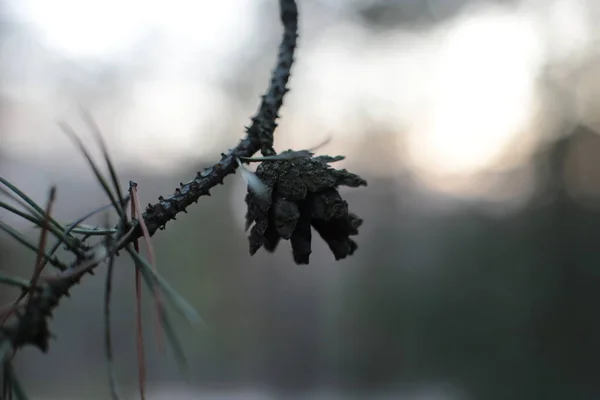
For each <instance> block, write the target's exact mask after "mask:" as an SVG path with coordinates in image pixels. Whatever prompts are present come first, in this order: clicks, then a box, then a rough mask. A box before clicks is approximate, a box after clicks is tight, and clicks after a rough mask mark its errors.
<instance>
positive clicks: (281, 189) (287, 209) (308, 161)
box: [246, 150, 367, 264]
mask: <svg viewBox="0 0 600 400" xmlns="http://www.w3.org/2000/svg"><path fill="white" fill-rule="evenodd" d="M293 154H294V152H292V151H291V150H288V151H286V152H283V153H281V154H280V155H279V156H278V159H276V160H269V161H263V162H262V163H261V164H260V165H259V166H258V168H257V170H256V176H257V177H258V178H260V180H261V181H262V182H263V183H264V184H265V185H266V191H264V192H262V193H260V194H257V193H255V192H254V191H252V190H251V189H249V190H248V193H247V195H246V204H247V205H248V212H247V214H246V229H248V228H249V227H250V226H251V225H252V224H253V223H254V226H252V229H251V231H250V237H249V238H248V239H249V242H250V254H251V255H254V253H256V251H257V250H258V249H259V248H260V247H261V246H262V247H264V248H265V249H266V250H267V251H270V252H272V251H274V250H275V248H276V247H277V244H278V243H279V241H280V240H281V239H282V238H283V239H286V240H290V241H291V243H292V252H293V255H294V261H295V262H296V263H297V264H308V262H309V256H310V253H311V226H312V227H313V228H315V230H316V231H317V233H319V235H320V236H321V237H322V238H323V240H325V242H327V244H328V245H329V248H330V249H331V251H332V252H333V255H334V256H335V259H336V260H340V259H342V258H346V257H347V256H348V255H352V253H354V251H355V250H356V248H357V245H356V243H355V242H354V241H353V240H352V239H350V238H349V236H352V235H357V234H358V227H359V226H360V225H361V224H362V220H361V219H360V218H358V217H357V216H356V215H354V214H352V213H349V212H348V203H346V202H345V201H344V200H343V199H342V198H341V196H340V194H339V193H338V191H337V187H338V186H340V185H344V186H350V187H358V186H366V185H367V182H366V181H365V180H364V179H361V178H360V177H359V176H358V175H354V174H352V173H350V172H347V171H346V170H345V169H342V170H336V169H333V168H331V167H330V166H329V165H328V164H327V163H329V162H333V161H338V160H340V159H342V157H329V156H319V157H312V156H310V155H309V156H304V157H293ZM288 155H289V156H290V157H289V158H286V156H288Z"/></svg>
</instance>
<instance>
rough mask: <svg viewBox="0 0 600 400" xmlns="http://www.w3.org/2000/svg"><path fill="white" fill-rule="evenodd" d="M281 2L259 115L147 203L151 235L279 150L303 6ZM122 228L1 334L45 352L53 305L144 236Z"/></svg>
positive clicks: (40, 290) (46, 288) (45, 286)
mask: <svg viewBox="0 0 600 400" xmlns="http://www.w3.org/2000/svg"><path fill="white" fill-rule="evenodd" d="M279 7H280V18H281V22H282V24H283V28H284V31H283V38H282V41H281V44H280V46H279V53H278V57H277V63H276V66H275V69H274V70H273V72H272V75H271V80H270V84H269V87H268V89H267V92H266V93H265V95H263V96H262V100H261V103H260V106H259V108H258V111H257V113H256V115H255V116H254V117H252V124H251V125H250V126H249V127H247V128H246V136H245V137H244V139H242V140H241V141H240V143H239V144H238V145H237V146H235V147H234V148H233V149H231V150H229V152H227V153H224V154H221V160H220V161H218V162H217V163H216V164H215V165H213V166H212V167H209V168H207V169H205V170H204V171H201V172H198V174H197V175H196V177H195V178H194V179H193V180H192V181H191V182H188V183H186V184H183V183H182V184H180V187H179V188H177V189H175V192H174V193H173V194H171V195H170V196H168V197H166V198H165V197H162V196H161V197H159V201H158V203H156V204H153V205H152V204H150V205H148V206H147V207H146V211H145V213H144V214H143V219H144V222H145V224H146V226H147V228H148V231H149V233H150V235H153V234H154V233H155V232H156V231H157V230H158V229H164V227H165V225H166V223H167V222H168V221H170V220H174V219H175V216H176V215H177V214H179V213H180V212H185V210H186V208H187V207H188V206H190V205H191V204H192V203H195V202H197V201H198V199H199V198H200V196H203V195H210V193H209V190H210V189H212V188H213V187H214V186H216V185H217V184H223V180H224V178H225V177H226V176H227V175H229V174H232V173H235V169H236V168H237V163H236V158H238V157H252V155H254V154H255V153H256V152H258V151H259V150H260V151H261V153H262V154H263V155H264V156H269V155H273V154H275V151H274V150H273V133H274V131H275V128H276V127H277V123H276V120H277V118H278V116H279V114H278V113H279V109H280V107H281V106H282V104H283V97H284V96H285V94H286V92H287V91H288V89H287V82H288V80H289V77H290V69H291V67H292V63H293V60H294V50H295V48H296V39H297V29H298V10H297V6H296V2H295V0H280V1H279ZM119 228H120V229H117V232H118V233H117V234H116V235H115V236H116V240H115V241H113V243H115V245H114V246H113V247H112V248H107V247H106V246H107V245H106V243H104V242H103V243H99V244H98V245H97V246H95V247H93V248H92V249H89V250H87V251H86V252H85V255H84V257H78V260H77V261H75V262H74V263H73V264H72V265H70V266H69V268H67V269H66V270H65V271H62V272H60V273H58V274H57V275H56V276H55V277H52V278H49V279H46V280H45V281H43V282H40V284H39V285H38V287H37V288H36V291H35V293H33V294H32V297H31V298H30V301H29V303H28V304H27V306H26V309H25V312H24V313H23V314H20V315H19V314H17V319H16V320H15V321H14V323H12V324H10V325H6V326H4V327H0V337H2V335H5V336H6V337H8V338H9V340H10V341H11V343H12V347H13V349H14V350H15V351H16V350H17V349H18V348H20V347H23V346H25V345H33V346H36V347H38V348H39V349H40V350H42V351H43V352H46V351H47V349H48V346H49V337H50V332H49V330H48V317H49V316H51V312H52V310H53V308H54V307H56V305H57V304H58V302H59V301H60V299H61V298H62V297H63V296H65V295H67V296H68V294H69V290H70V289H71V287H72V286H73V285H75V284H76V283H78V282H79V281H80V279H81V278H82V277H83V275H84V274H85V273H86V272H91V271H92V270H93V269H94V268H96V267H97V266H98V265H99V264H100V263H101V262H102V261H104V260H105V259H106V258H107V257H108V256H109V255H110V254H113V253H114V252H117V251H118V250H119V249H122V248H124V247H125V246H127V245H128V244H130V243H132V242H133V241H134V240H136V239H138V238H139V237H140V236H142V231H141V228H140V224H139V222H138V221H135V220H134V221H133V223H132V224H130V226H128V227H126V228H127V229H124V228H125V227H123V226H120V227H119ZM0 361H2V360H0Z"/></svg>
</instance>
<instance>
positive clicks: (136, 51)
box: [0, 0, 600, 400]
mask: <svg viewBox="0 0 600 400" xmlns="http://www.w3.org/2000/svg"><path fill="white" fill-rule="evenodd" d="M299 11H300V27H299V33H300V39H299V47H298V50H297V53H296V59H297V61H296V64H295V65H294V67H293V69H292V79H291V82H290V87H291V92H289V93H288V95H287V97H286V99H285V101H284V107H283V108H282V110H281V117H282V118H281V120H280V125H279V128H278V129H277V132H276V149H277V150H279V151H280V150H285V149H288V148H294V149H305V148H309V147H312V146H314V145H316V144H318V143H321V142H322V141H323V140H324V139H326V138H327V137H329V136H331V141H330V142H329V143H328V144H327V145H326V146H325V147H323V148H321V149H319V153H323V154H330V155H337V154H343V155H345V156H346V157H347V158H346V160H345V161H343V162H341V163H339V164H336V165H335V166H336V167H337V168H347V169H349V170H350V171H351V172H355V173H357V174H359V175H361V176H362V177H363V178H365V179H367V180H368V182H369V186H368V187H367V188H360V189H342V193H343V195H344V197H345V199H346V200H347V201H348V203H349V205H350V209H351V211H353V212H355V213H356V214H358V215H359V216H360V217H362V218H364V220H365V222H364V225H363V227H362V228H361V231H360V235H359V236H358V237H357V242H358V244H359V250H358V251H357V252H356V253H355V255H354V256H353V257H350V258H348V259H346V260H343V261H340V262H336V261H335V260H334V259H333V256H332V254H331V253H330V252H329V249H328V248H327V247H326V245H325V244H324V242H322V241H321V240H320V239H315V240H314V243H313V254H312V257H311V263H310V265H308V266H296V265H294V264H293V262H292V257H291V250H290V247H289V243H287V242H284V243H282V244H280V246H279V248H278V250H277V252H276V253H275V254H273V255H271V254H267V253H265V252H264V251H262V250H261V251H259V252H258V254H257V255H256V256H255V257H250V256H249V254H248V244H247V240H246V233H245V232H244V221H243V217H244V213H245V205H244V191H245V183H244V181H243V180H242V178H241V177H240V175H239V174H236V175H233V176H230V177H229V178H227V180H226V184H225V186H222V187H219V188H217V189H216V190H214V191H213V196H212V197H207V198H202V199H201V201H200V202H199V203H198V205H196V206H194V207H191V208H190V209H189V214H187V215H185V216H184V217H182V218H178V220H177V221H175V222H171V223H169V224H168V226H167V230H166V231H159V232H158V233H157V234H156V235H155V236H154V238H153V243H154V244H155V251H156V254H157V262H158V268H159V271H160V272H161V273H162V274H163V276H164V277H165V278H166V279H167V280H168V281H169V282H170V283H171V284H172V285H173V287H175V288H176V289H177V290H178V291H179V292H180V293H181V294H182V295H183V296H184V297H185V298H187V299H189V300H190V302H191V303H192V304H193V305H194V306H195V307H196V308H197V309H198V310H199V311H200V313H201V315H202V316H203V318H204V319H205V320H206V322H207V324H208V326H209V329H206V330H200V331H195V330H191V329H189V327H188V326H187V325H186V323H185V322H184V321H183V320H181V319H180V318H179V317H178V316H176V315H174V316H173V320H174V321H175V325H176V328H177V332H178V333H179V336H180V338H181V340H182V343H183V345H184V346H185V349H186V352H187V356H188V359H189V361H190V364H191V368H190V371H189V373H188V374H187V375H185V374H184V375H182V374H181V373H180V371H179V370H178V368H177V364H176V362H175V361H174V358H173V356H172V354H170V352H169V350H168V349H167V350H166V351H164V352H161V351H159V350H158V349H157V346H156V341H155V335H154V329H153V315H152V302H151V301H149V300H150V298H149V296H145V298H144V301H145V314H144V321H145V327H146V330H145V339H146V354H147V375H148V378H147V379H148V398H149V399H174V400H179V399H196V398H207V399H211V398H215V399H217V398H218V399H288V398H297V399H313V398H314V399H338V398H340V399H342V398H343V399H347V398H365V399H371V398H373V399H378V398H382V399H383V398H390V399H392V398H393V399H418V400H425V399H427V400H433V399H435V400H463V399H464V400H467V399H475V400H479V399H484V400H486V399H489V400H494V399H508V398H511V399H565V398H569V399H598V398H600V383H598V382H599V380H598V377H599V376H600V362H599V360H600V313H599V312H598V310H597V307H598V305H599V304H600V270H599V263H600V250H599V249H600V247H599V246H598V242H599V241H600V214H599V209H598V207H599V206H600V185H599V184H598V182H599V181H600V157H599V156H598V154H600V137H599V136H598V134H597V133H596V132H597V131H599V130H600V118H599V117H598V115H599V113H598V110H599V106H600V96H599V95H598V93H597V91H598V89H600V74H598V72H597V71H598V70H599V69H598V65H599V63H598V62H599V61H600V54H599V52H598V49H600V45H599V43H598V39H599V38H600V28H598V24H597V23H595V21H597V20H598V18H600V3H598V2H597V1H594V0H579V1H578V0H503V1H501V0H496V1H483V0H302V1H299ZM280 34H281V26H280V23H279V16H278V2H276V1H274V0H221V1H219V2H193V1H185V0H172V1H170V2H166V1H141V0H120V1H117V0H104V1H97V0H54V1H52V2H49V1H44V0H2V1H0V124H1V125H0V127H1V129H0V140H1V146H0V169H1V174H2V176H3V177H5V178H6V179H8V180H10V181H11V182H13V183H15V184H17V185H18V186H19V187H20V188H21V189H22V190H23V191H25V192H26V193H28V194H29V195H30V196H31V197H32V198H33V199H35V200H36V201H38V202H39V203H41V204H44V203H45V201H46V197H47V193H48V190H49V188H50V186H51V185H52V184H56V185H57V186H58V197H57V203H56V204H55V212H54V215H55V218H56V219H58V220H59V221H65V222H69V221H72V220H74V219H76V218H77V217H79V216H81V215H83V214H85V213H86V212H88V211H90V210H93V209H95V208H97V207H99V206H101V205H104V204H106V203H107V201H108V200H107V199H106V197H105V195H104V194H103V192H102V190H101V189H100V187H99V185H98V184H97V182H96V181H95V179H94V177H93V174H92V172H91V170H90V168H89V167H88V165H87V164H86V162H85V160H84V157H83V156H82V154H80V153H79V152H78V151H77V150H76V149H75V148H74V146H73V144H72V143H71V142H70V141H69V139H68V138H67V137H65V135H64V134H63V133H61V132H60V130H59V129H58V127H57V125H56V123H55V122H56V120H58V119H62V120H66V121H67V122H69V123H70V124H71V125H72V126H74V127H75V129H76V130H77V132H78V134H79V135H80V137H82V138H83V139H84V140H85V141H86V143H87V144H88V147H89V148H90V149H91V150H92V153H93V154H94V155H95V156H96V157H97V158H96V159H97V160H99V161H101V158H100V157H98V156H99V151H98V149H97V147H96V146H95V145H94V142H93V140H92V136H91V134H90V132H89V130H88V129H86V128H85V125H84V124H83V123H82V121H81V119H80V118H79V115H78V109H79V105H80V104H81V105H84V106H85V107H86V108H88V109H89V110H90V111H91V112H92V114H93V115H94V118H95V119H96V121H97V122H98V124H99V125H100V127H101V129H102V131H103V134H104V137H105V139H106V141H107V142H108V145H109V148H110V150H111V153H112V156H113V159H114V160H115V162H116V165H117V167H118V171H119V174H120V176H121V179H122V182H123V183H124V184H126V183H127V182H128V181H129V180H133V181H135V182H137V183H138V184H139V193H140V196H141V203H142V204H147V203H149V202H155V201H156V199H157V197H158V196H159V195H166V194H169V193H172V192H173V190H174V188H175V187H176V186H178V184H179V182H181V181H183V182H187V181H189V180H191V179H192V178H193V177H194V175H195V171H197V170H199V169H200V168H202V167H205V166H208V165H210V164H212V163H214V162H215V161H217V160H218V159H219V158H220V156H219V154H220V152H222V151H224V150H226V149H228V148H231V147H233V146H234V145H235V144H236V143H237V142H238V139H239V138H241V137H242V136H243V135H244V129H243V127H244V125H247V124H248V123H249V117H250V116H251V115H253V114H254V113H255V111H256V108H257V106H258V102H259V96H260V95H261V94H262V93H263V92H264V90H265V88H266V86H267V82H268V79H269V75H270V72H271V68H272V67H273V65H274V61H275V57H276V53H277V46H278V43H279V41H280ZM0 218H2V220H3V221H5V222H7V223H10V224H11V226H13V227H14V228H16V229H18V230H20V231H21V232H23V233H24V234H26V235H28V236H30V237H31V238H33V239H35V238H36V237H37V234H38V233H37V232H36V230H35V229H33V228H32V227H31V225H30V224H29V223H26V222H25V221H23V220H20V219H18V218H16V217H15V216H13V215H10V214H8V213H6V212H2V213H0ZM94 222H96V223H102V222H103V217H100V218H98V219H97V220H96V221H94ZM0 249H1V250H0V251H1V258H0V270H2V272H3V273H5V274H6V273H9V274H11V275H18V276H22V277H29V276H30V274H31V271H32V266H33V264H34V260H35V254H33V253H32V252H28V251H26V250H24V248H23V247H22V246H19V245H17V244H16V242H15V241H14V240H13V239H12V238H10V237H9V236H8V235H6V234H2V235H0ZM47 272H48V273H50V272H51V271H47ZM105 273H106V268H99V269H98V273H97V275H96V277H91V276H88V277H87V278H85V279H84V280H83V281H82V284H81V285H79V286H78V287H77V288H76V289H75V290H74V291H73V293H72V297H71V298H69V299H65V300H63V303H62V304H61V305H60V307H58V309H57V310H56V312H55V316H54V318H53V320H52V323H51V329H52V331H53V333H54V334H55V335H56V339H55V340H53V341H52V342H51V346H50V350H49V352H48V354H46V355H44V354H42V353H40V352H39V351H38V350H36V349H32V348H27V349H25V350H24V351H21V352H19V353H18V356H17V364H16V365H17V369H18V371H17V372H18V373H19V375H20V377H21V379H22V381H23V382H24V384H25V385H26V387H27V388H28V390H29V392H30V395H31V396H32V398H34V399H105V398H108V397H109V389H108V378H107V366H106V362H105V355H104V354H105V353H104V339H103V329H104V325H103V291H104V276H105ZM115 274H116V276H115V284H114V290H113V319H112V323H113V342H114V351H115V354H116V355H115V364H116V373H117V378H118V380H119V383H120V385H121V389H122V394H123V396H124V398H132V399H133V398H137V397H136V396H137V395H136V393H137V386H136V385H137V367H136V350H135V320H134V316H135V313H134V311H135V303H134V272H133V269H132V264H131V262H129V261H128V260H127V257H123V258H122V260H121V262H120V263H119V264H118V265H117V267H116V270H115ZM13 296H14V294H13V293H11V292H9V291H8V289H7V288H6V287H0V300H2V303H5V302H7V301H9V300H11V299H12V298H13Z"/></svg>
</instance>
